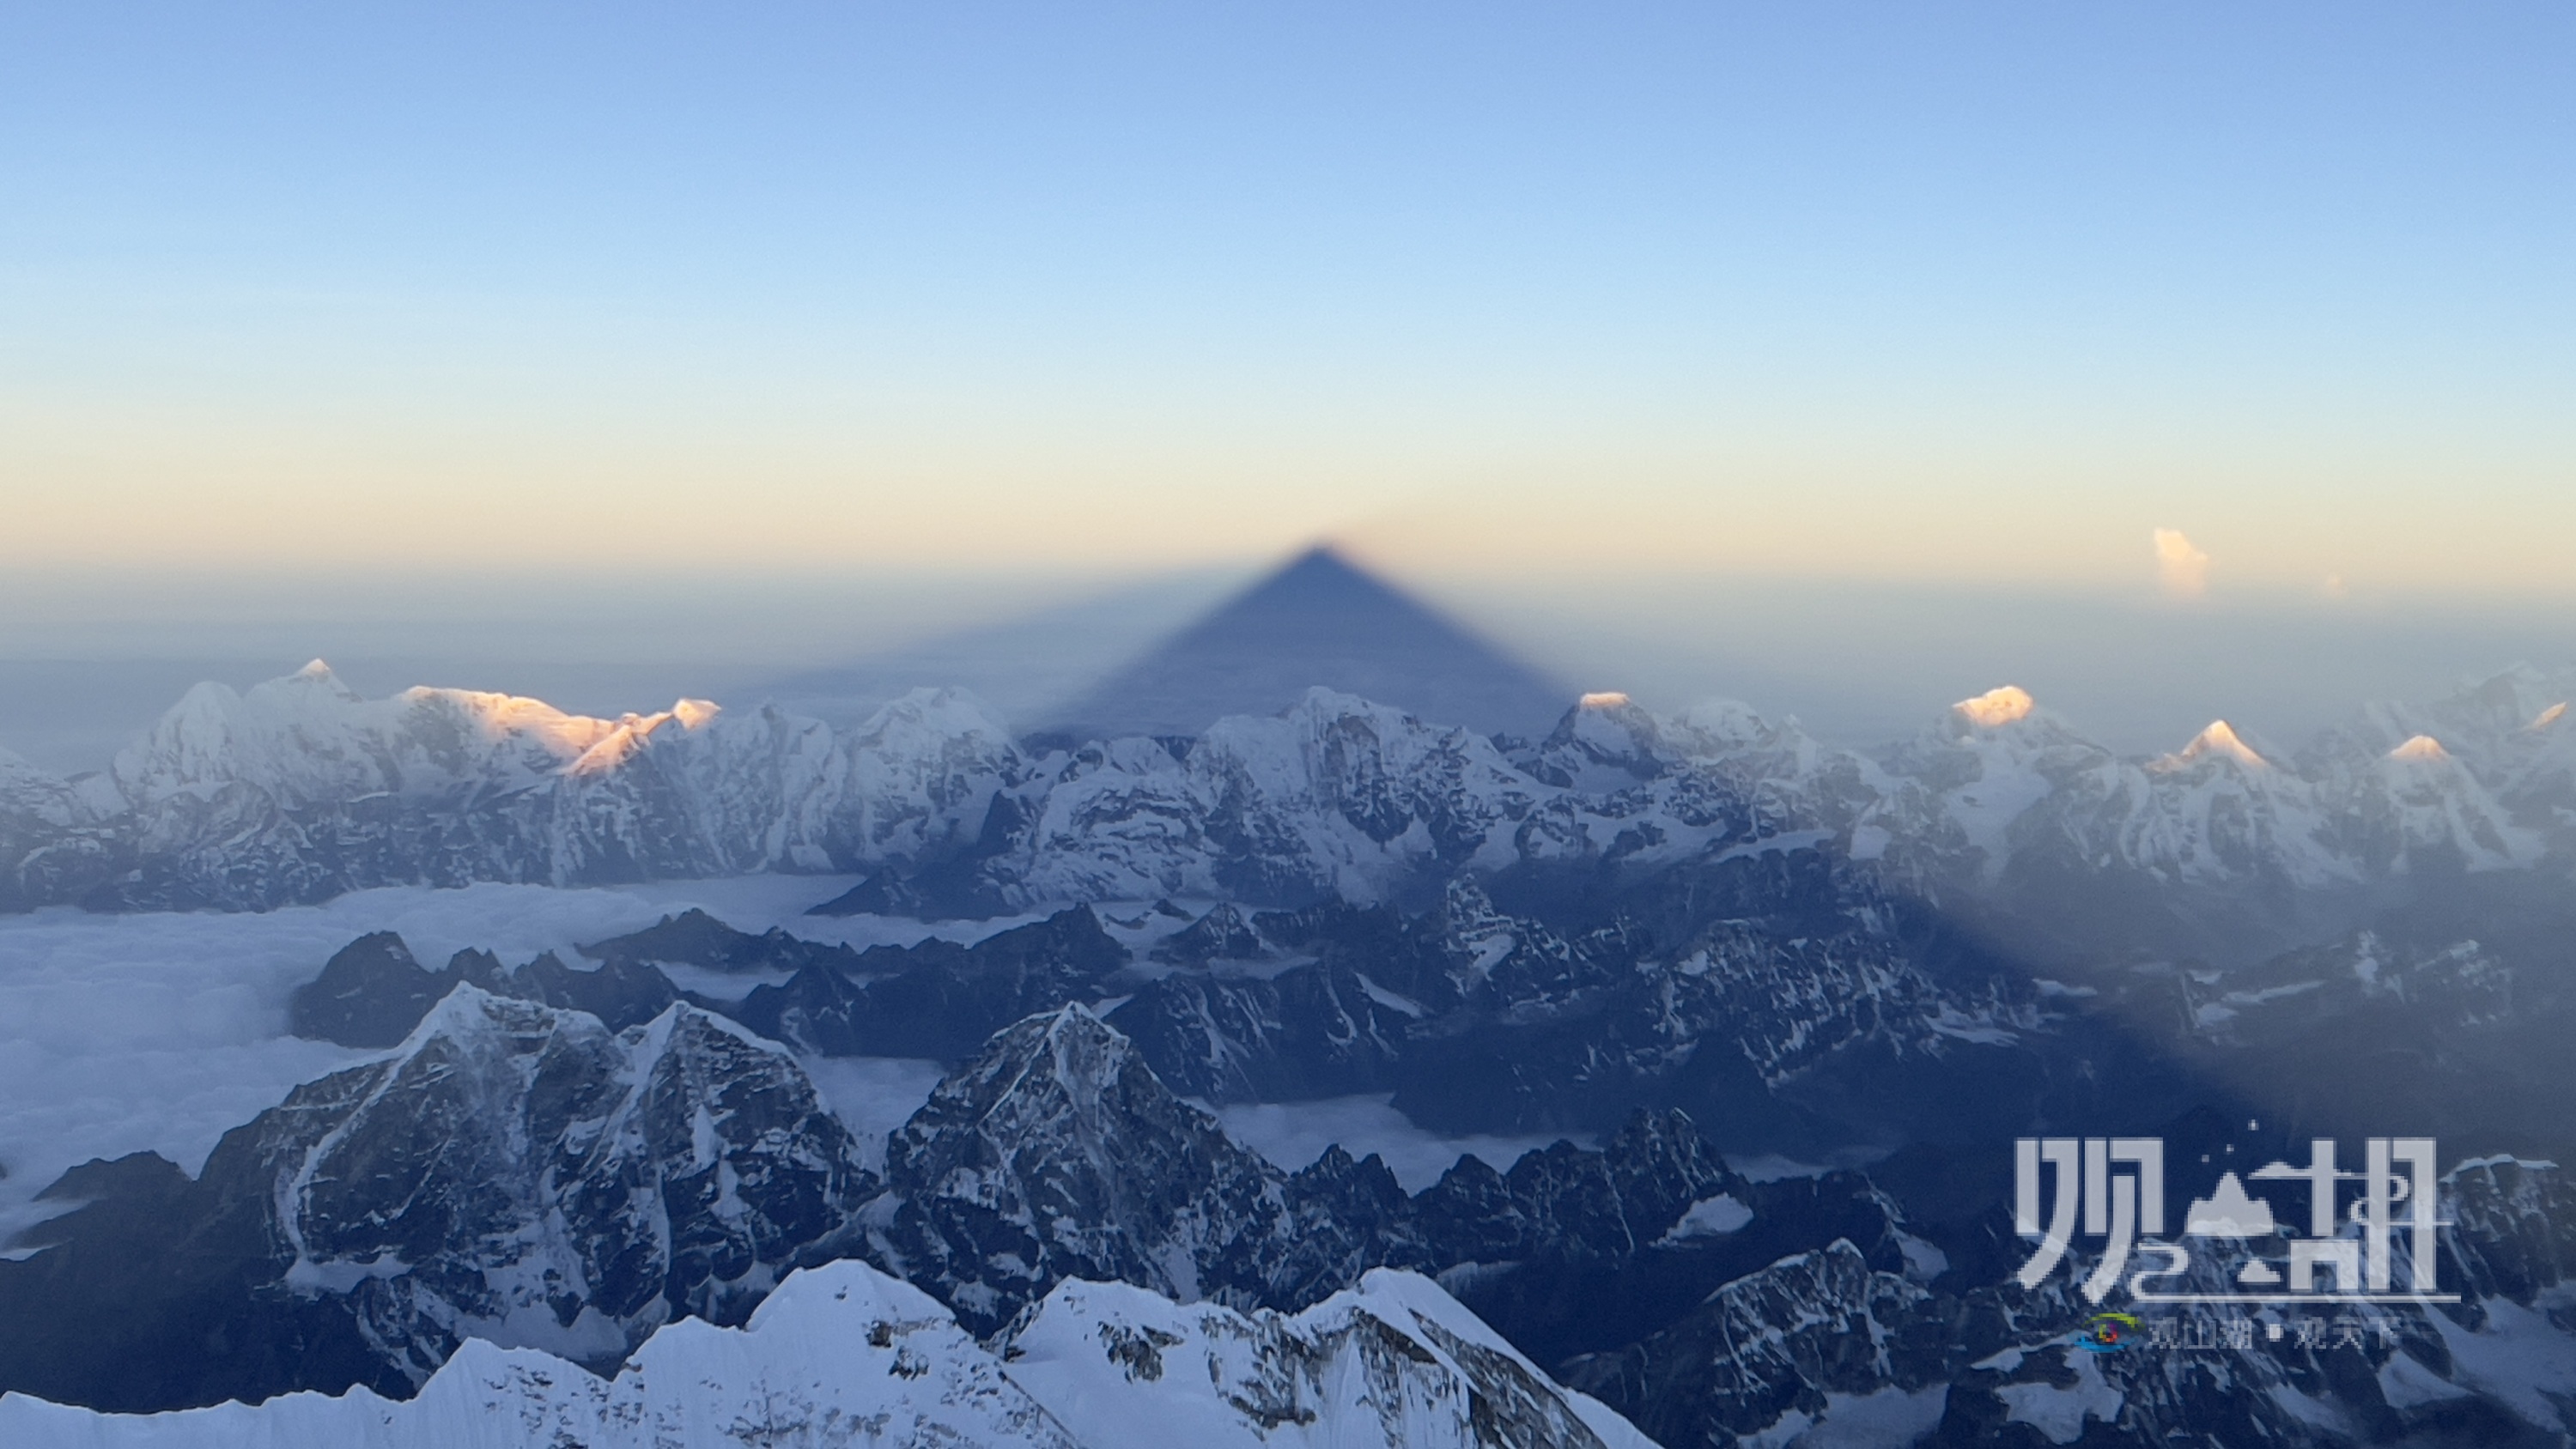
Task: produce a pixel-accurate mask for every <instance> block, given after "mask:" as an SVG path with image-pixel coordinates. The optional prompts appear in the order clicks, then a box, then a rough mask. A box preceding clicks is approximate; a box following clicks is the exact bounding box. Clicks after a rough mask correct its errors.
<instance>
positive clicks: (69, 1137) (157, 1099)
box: [0, 876, 1014, 1243]
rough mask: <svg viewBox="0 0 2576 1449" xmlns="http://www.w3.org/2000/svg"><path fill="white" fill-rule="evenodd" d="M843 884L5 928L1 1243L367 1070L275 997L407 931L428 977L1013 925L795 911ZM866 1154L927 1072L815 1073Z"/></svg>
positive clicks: (683, 888) (114, 918)
mask: <svg viewBox="0 0 2576 1449" xmlns="http://www.w3.org/2000/svg"><path fill="white" fill-rule="evenodd" d="M851 884H852V881H851V880H850V879H848V878H835V877H823V876H803V877H798V876H757V877H748V878H744V879H738V880H716V881H690V882H674V883H667V884H656V885H645V886H632V887H618V888H609V889H596V890H554V889H549V888H546V887H542V886H516V885H476V886H469V887H467V888H465V889H462V890H427V889H416V888H399V889H388V890H372V891H359V892H355V893H353V894H350V895H346V896H342V897H340V898H339V899H337V900H334V901H331V902H329V903H327V904H324V905H319V906H298V907H292V908H289V909H286V910H279V911H270V912H266V913H262V914H247V913H243V914H224V913H214V912H155V913H136V914H127V915H96V914H91V913H88V912H84V911H78V910H72V909H68V908H62V909H50V910H43V911H37V912H34V913H32V914H28V915H18V916H0V1173H5V1174H6V1175H5V1176H0V1243H5V1242H6V1241H7V1240H8V1239H9V1238H10V1237H11V1236H14V1235H15V1233H16V1232H17V1231H19V1230H20V1229H22V1228H24V1227H25V1226H27V1225H28V1224H30V1223H32V1222H35V1221H38V1220H40V1219H41V1218H43V1217H45V1216H47V1215H49V1214H50V1213H52V1212H56V1211H60V1210H61V1208H60V1207H59V1206H58V1205H51V1204H47V1205H38V1204H36V1203H34V1201H33V1199H34V1197H35V1195H36V1194H37V1193H38V1192H40V1191H42V1190H43V1189H44V1187H45V1186H46V1185H47V1184H49V1183H51V1182H52V1181H53V1180H54V1179H55V1178H56V1177H57V1176H59V1175H60V1174H61V1173H62V1172H63V1171H64V1170H65V1169H66V1168H69V1167H73V1166H76V1165H78V1164H80V1163H82V1162H86V1161H89V1160H90V1159H92V1158H99V1157H106V1158H114V1157H121V1156H123V1155H125V1154H127V1153H130V1152H145V1151H150V1152H158V1153H160V1154H162V1155H163V1156H165V1157H168V1158H170V1159H171V1160H172V1161H174V1162H177V1163H178V1164H179V1165H180V1166H181V1167H182V1168H184V1169H186V1170H187V1171H189V1172H191V1173H194V1172H196V1171H197V1170H198V1169H199V1168H201V1167H202V1166H203V1165H204V1163H205V1159H206V1154H207V1153H208V1152H210V1151H212V1150H213V1149H214V1145H215V1142H216V1140H217V1139H218V1138H220V1137H221V1136H222V1135H223V1134H224V1133H225V1131H227V1130H228V1129H230V1128H233V1127H236V1126H239V1125H240V1124H242V1123H244V1122H247V1121H249V1120H250V1119H251V1118H253V1117H255V1116H257V1115H258V1114H259V1113H261V1112H263V1111H265V1110H267V1109H268V1108H270V1107H273V1106H275V1105H277V1103H278V1101H279V1100H280V1099H282V1098H283V1097H284V1096H285V1095H286V1093H287V1092H288V1090H289V1089H291V1088H293V1087H295V1086H296V1085H297V1084H299V1083H302V1082H308V1081H311V1080H313V1079H314V1078H316V1077H320V1076H324V1075H326V1074H328V1073H330V1072H334V1071H337V1070H339V1069H341V1068H343V1067H347V1066H350V1065H353V1064H355V1063H357V1062H361V1061H364V1060H366V1059H367V1057H368V1056H370V1055H371V1053H369V1052H367V1051H361V1050H352V1049H350V1048H347V1047H340V1046H334V1045H332V1044H331V1043H329V1042H316V1041H300V1040H298V1039H296V1038H294V1037H291V1036H288V1035H287V1034H286V1006H287V998H288V996H289V995H290V994H291V993H292V992H293V991H294V989H295V988H296V987H297V986H298V985H300V984H301V983H303V982H305V981H309V980H311V979H312V978H313V976H314V974H315V973H316V972H318V971H319V970H320V969H321V967H322V963H323V962H324V961H327V960H329V959H330V957H331V954H332V953H333V952H334V951H337V950H339V949H340V948H341V947H342V946H345V945H347V944H348V943H349V942H350V941H351V940H353V939H355V938H357V937H358V936H361V935H364V934H365V933H367V932H369V931H395V932H399V933H400V934H401V935H402V937H403V939H404V941H405V942H406V943H408V944H409V945H410V947H411V949H412V952H413V954H414V955H416V956H417V957H418V958H419V959H420V960H421V961H423V962H425V963H429V964H432V965H436V964H439V963H442V962H444V961H445V960H446V959H447V958H448V957H449V956H450V955H452V954H453V953H455V952H457V951H459V950H462V949H465V948H467V947H481V948H483V949H486V950H490V951H493V952H496V953H498V954H499V955H500V956H501V958H502V959H503V960H505V961H511V962H518V961H524V960H527V959H529V958H531V957H533V956H535V955H537V954H538V953H539V952H542V951H554V952H557V953H560V954H562V955H563V956H564V957H565V959H566V960H577V959H578V958H576V957H574V956H573V955H572V952H573V950H574V948H575V947H576V946H578V945H580V944H581V943H583V942H588V941H597V940H601V939H603V938H605V937H609V936H616V935H621V934H623V933H625V932H628V931H635V930H641V929H642V928H644V927H646V926H650V925H652V924H653V923H654V922H655V921H657V920H659V919H660V918H662V917H663V916H665V915H668V914H672V913H675V912H678V911H682V910H686V909H688V908H690V907H692V906H696V907H701V908H703V909H705V910H707V911H709V912H710V913H712V914H714V915H715V916H716V917H718V918H719V919H721V920H724V921H726V922H728V923H730V924H732V925H734V926H737V927H740V928H741V929H743V930H747V931H762V930H766V929H768V928H769V927H771V926H774V925H789V924H792V926H793V929H794V930H795V931H796V933H797V934H799V935H802V936H806V937H809V938H812V939H818V940H831V941H844V942H848V943H849V944H852V945H856V946H860V947H865V946H868V945H871V944H876V943H878V942H895V943H909V942H912V941H917V940H919V939H921V938H923V937H925V936H927V935H930V934H933V933H934V932H936V933H939V934H947V935H951V936H953V937H955V938H957V939H973V938H975V937H978V936H980V935H982V934H985V933H987V932H990V931H992V930H996V929H999V928H1001V927H1004V926H1008V925H1011V924H1014V922H1011V921H989V922H971V923H956V924H954V925H942V926H938V927H930V926H923V925H920V924H918V923H913V922H902V921H888V920H884V919H881V918H875V917H849V918H843V919H825V918H819V917H806V916H804V914H803V912H804V911H805V909H806V908H807V907H809V906H812V905H814V904H815V903H816V902H819V901H824V900H828V899H830V898H831V897H832V896H834V895H836V894H838V893H839V892H841V891H843V890H846V889H847V888H848V887H849V886H850V885H851ZM808 1065H809V1068H811V1069H812V1070H813V1071H814V1074H815V1077H816V1081H817V1084H818V1086H820V1087H821V1089H822V1090H823V1092H824V1095H825V1097H826V1099H827V1100H828V1101H830V1102H831V1103H832V1104H833V1106H834V1107H835V1109H836V1110H837V1111H839V1112H840V1113H841V1114H842V1115H843V1117H844V1118H845V1120H848V1121H849V1122H850V1125H851V1129H852V1130H853V1131H854V1132H857V1133H858V1134H859V1135H860V1137H861V1140H862V1141H863V1142H867V1143H869V1144H870V1146H871V1147H872V1148H873V1149H874V1150H876V1151H878V1152H882V1149H883V1141H884V1136H885V1133H886V1132H887V1131H888V1130H889V1129H890V1128H891V1127H893V1126H894V1125H896V1124H898V1123H900V1122H901V1121H902V1120H903V1118H905V1117H906V1116H909V1115H910V1114H911V1113H912V1111H913V1110H914V1109H915V1108H917V1107H918V1106H920V1104H921V1102H922V1100H923V1098H924V1097H926V1096H927V1095H928V1093H929V1090H930V1087H931V1085H932V1084H933V1083H935V1082H936V1081H937V1078H938V1073H937V1068H936V1067H934V1066H932V1065H931V1064H929V1063H926V1062H897V1063H809V1064H808Z"/></svg>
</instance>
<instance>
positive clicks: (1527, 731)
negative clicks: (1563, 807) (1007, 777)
mask: <svg viewBox="0 0 2576 1449" xmlns="http://www.w3.org/2000/svg"><path fill="white" fill-rule="evenodd" d="M1318 684H1321V685H1328V686H1330V687H1332V688H1334V689H1338V690H1343V691H1346V692H1348V693H1352V694H1357V695H1360V696H1363V697H1365V698H1368V699H1374V700H1380V701H1383V702H1385V703H1388V704H1392V705H1395V706H1397V707H1399V708H1402V709H1406V710H1410V711H1411V712H1413V713H1414V714H1416V715H1419V716H1421V717H1422V718H1425V719H1436V720H1442V721H1445V722H1449V723H1453V724H1463V725H1466V726H1468V727H1469V728H1471V729H1474V730H1476V731H1477V732H1479V733H1483V734H1491V733H1495V732H1497V731H1503V732H1508V733H1512V734H1517V735H1528V736H1535V735H1541V734H1545V733H1546V732H1547V730H1548V728H1549V727H1550V726H1551V725H1553V724H1555V722H1556V720H1557V717H1558V716H1559V715H1561V714H1563V713H1564V712H1565V706H1566V702H1567V701H1568V699H1570V698H1571V692H1570V691H1568V690H1566V689H1563V688H1561V687H1559V686H1558V685H1556V684H1555V683H1553V682H1551V681H1549V680H1547V679H1545V678H1543V677H1541V676H1540V675H1539V674H1537V673H1536V672H1534V671H1533V670H1531V668H1530V667H1529V666H1528V665H1525V664H1522V663H1520V662H1519V661H1517V660H1515V659H1512V658H1510V657H1509V656H1507V655H1505V654H1504V653H1502V652H1501V651H1500V650H1498V649H1496V648H1495V647H1494V646H1493V645H1491V644H1488V643H1486V642H1485V641H1483V640H1481V639H1478V638H1476V637H1475V636H1474V635H1473V634H1470V633H1469V632H1467V630H1465V629H1464V628H1462V627H1461V626H1459V625H1458V624H1456V623H1453V622H1452V621H1450V620H1448V619H1446V618H1443V617H1442V616H1441V615H1440V614H1439V613H1438V612H1436V611H1435V610H1433V609H1432V608H1431V607H1430V606H1428V605H1426V604H1424V603H1422V602H1421V601H1420V600H1417V599H1413V598H1410V597H1408V596H1406V595H1405V594H1403V593H1401V592H1399V591H1398V590H1396V589H1395V588H1393V587H1392V586H1390V585H1388V584H1387V583H1385V582H1384V581H1383V580H1380V579H1377V578H1374V577H1372V576H1370V575H1369V574H1367V573H1365V572H1363V571H1362V570H1360V569H1359V568H1357V567H1355V566H1354V565H1352V564H1351V562H1350V561H1349V560H1347V559H1345V558H1343V557H1342V556H1341V555H1339V554H1337V553H1335V552H1333V551H1332V550H1331V549H1330V548H1316V549H1313V550H1310V551H1309V552H1307V553H1305V554H1304V555H1302V556H1300V557H1299V558H1298V559H1297V560H1296V561H1295V562H1293V563H1291V564H1289V565H1288V566H1287V567H1286V568H1284V569H1281V570H1280V571H1279V572H1277V573H1275V574H1272V575H1271V576H1270V577H1268V578H1266V579H1264V580H1262V581H1261V582H1260V583H1258V584H1256V585H1254V586H1253V587H1252V588H1251V589H1250V590H1249V591H1247V592H1245V593H1244V594H1242V595H1240V596H1238V597H1237V598H1235V599H1234V600H1233V601H1231V602H1230V603H1228V604H1226V605H1225V606H1224V607H1222V608H1220V609H1218V610H1217V611H1216V612H1214V613H1212V614H1210V615H1208V616H1207V617H1206V618H1204V619H1201V620H1200V621H1199V622H1198V623H1196V624H1193V625H1191V626H1190V627H1188V628H1187V629H1184V630H1182V631H1181V632H1180V633H1179V634H1176V635H1174V636H1172V637H1171V638H1170V639H1168V640H1165V641H1164V642H1163V643H1161V644H1159V645H1157V646H1156V647H1155V648H1154V649H1152V650H1151V651H1150V652H1148V653H1147V654H1146V655H1145V656H1144V657H1143V658H1141V659H1138V660H1136V661H1135V662H1134V663H1132V664H1129V665H1128V666H1126V667H1125V668H1124V669H1121V670H1119V671H1118V672H1117V673H1115V674H1113V675H1111V676H1110V677H1109V678H1108V679H1106V680H1104V681H1102V682H1101V683H1100V684H1098V685H1097V686H1095V687H1094V688H1092V689H1090V690H1089V691H1087V692H1085V693H1084V694H1082V695H1081V696H1079V697H1078V698H1076V699H1075V700H1073V701H1072V702H1071V703H1070V704H1068V705H1066V706H1064V707H1063V708H1061V709H1059V710H1056V711H1055V712H1054V717H1053V718H1052V719H1051V720H1049V721H1048V725H1047V729H1046V733H1048V734H1050V735H1056V734H1061V735H1066V736H1070V737H1072V738H1075V739H1091V738H1106V737H1111V736H1117V735H1194V734H1197V733H1198V732H1199V731H1201V730H1204V729H1206V728H1207V727H1208V726H1209V725H1211V724H1214V723H1215V722H1216V721H1218V720H1220V719H1223V718H1225V717H1226V716H1228V715H1255V716H1267V715H1274V714H1277V713H1279V712H1280V711H1281V710H1283V709H1286V708H1287V707H1289V706H1290V705H1292V704H1295V703H1296V702H1297V701H1298V700H1300V699H1302V698H1304V697H1305V694H1306V691H1307V690H1308V689H1309V688H1311V687H1313V686H1315V685H1318Z"/></svg>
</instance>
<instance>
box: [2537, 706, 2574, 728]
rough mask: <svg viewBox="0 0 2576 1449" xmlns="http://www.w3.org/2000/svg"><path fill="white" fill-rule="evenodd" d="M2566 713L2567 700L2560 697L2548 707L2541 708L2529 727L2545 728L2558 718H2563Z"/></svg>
mask: <svg viewBox="0 0 2576 1449" xmlns="http://www.w3.org/2000/svg"><path fill="white" fill-rule="evenodd" d="M2566 714H2567V701H2565V700H2563V699H2562V700H2560V701H2558V702H2557V703H2556V704H2553V705H2551V706H2550V707H2549V708H2547V709H2544V710H2542V711H2541V712H2540V718H2538V719H2535V720H2533V721H2532V722H2531V727H2532V728H2533V729H2536V730H2545V729H2547V728H2549V727H2550V726H2551V725H2554V724H2556V723H2558V721H2559V720H2561V719H2563V718H2565V717H2566Z"/></svg>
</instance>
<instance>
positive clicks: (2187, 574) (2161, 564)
mask: <svg viewBox="0 0 2576 1449" xmlns="http://www.w3.org/2000/svg"><path fill="white" fill-rule="evenodd" d="M2155 543H2156V580H2157V582H2159V583H2161V584H2162V585H2163V586H2164V591H2165V595H2166V597H2168V598H2175V599H2197V598H2199V597H2200V596H2201V595H2203V594H2206V593H2208V592H2209V555H2207V554H2205V553H2202V552H2201V551H2200V547H2199V545H2197V544H2194V543H2193V542H2192V541H2191V540H2190V539H2188V538H2185V537H2184V536H2183V533H2182V530H2180V529H2178V528H2159V529H2157V530H2156V532H2155Z"/></svg>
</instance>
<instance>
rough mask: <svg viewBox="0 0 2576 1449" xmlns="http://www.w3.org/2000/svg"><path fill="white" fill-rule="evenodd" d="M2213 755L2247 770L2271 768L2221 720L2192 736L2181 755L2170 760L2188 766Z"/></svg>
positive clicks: (2210, 723) (2232, 727)
mask: <svg viewBox="0 0 2576 1449" xmlns="http://www.w3.org/2000/svg"><path fill="white" fill-rule="evenodd" d="M2213 755H2216V756H2221V757H2224V758H2226V759H2230V760H2234V761H2235V762H2236V763H2238V764H2240V765H2243V766H2245V767H2246V768H2247V769H2249V770H2267V769H2270V768H2271V766H2272V762H2271V761H2270V760H2267V759H2264V758H2263V757H2262V756H2261V755H2258V754H2256V753H2254V747H2253V746H2252V745H2249V744H2247V743H2245V741H2243V740H2241V739H2239V738H2237V735H2236V727H2235V726H2234V725H2231V724H2229V723H2228V722H2227V721H2225V720H2223V719H2214V720H2211V721H2210V722H2209V728H2207V729H2205V730H2202V731H2201V732H2200V733H2199V734H2196V735H2194V736H2192V737H2191V743H2190V744H2187V745H2185V746H2183V747H2182V753H2181V754H2179V755H2174V756H2172V757H2171V759H2172V760H2173V761H2174V763H2176V764H2184V765H2188V764H2190V763H2192V762H2193V761H2196V760H2205V759H2208V758H2210V757H2211V756H2213Z"/></svg>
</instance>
